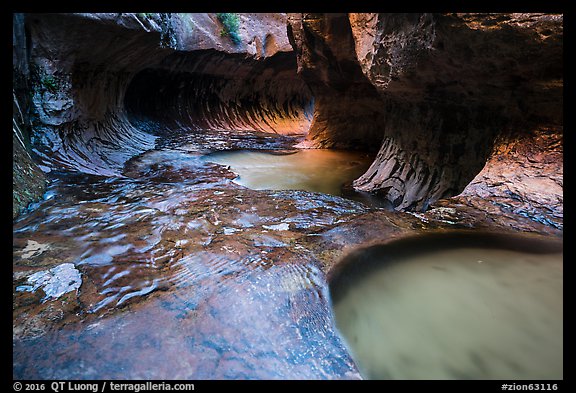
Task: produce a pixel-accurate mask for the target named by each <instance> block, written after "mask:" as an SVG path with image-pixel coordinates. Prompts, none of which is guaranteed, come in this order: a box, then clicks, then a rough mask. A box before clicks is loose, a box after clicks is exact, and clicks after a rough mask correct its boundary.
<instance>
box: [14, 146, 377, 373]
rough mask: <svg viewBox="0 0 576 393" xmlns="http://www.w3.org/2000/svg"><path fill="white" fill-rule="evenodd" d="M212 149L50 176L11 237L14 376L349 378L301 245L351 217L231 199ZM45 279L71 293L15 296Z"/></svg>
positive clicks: (329, 206)
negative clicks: (66, 275) (100, 172)
mask: <svg viewBox="0 0 576 393" xmlns="http://www.w3.org/2000/svg"><path fill="white" fill-rule="evenodd" d="M221 137H222V139H221V140H222V141H224V140H225V141H226V143H228V144H232V145H234V143H233V142H231V140H230V139H228V138H227V135H226V134H222V135H221ZM215 139H216V138H215V136H212V138H198V136H197V135H191V136H190V138H181V144H180V149H179V150H178V149H175V145H176V143H175V141H174V140H172V141H170V142H166V143H165V146H166V145H167V146H170V147H164V148H159V149H157V150H153V151H150V152H147V153H145V154H143V155H142V156H139V157H137V158H135V159H133V160H132V161H130V162H129V163H128V164H127V166H126V171H125V175H126V177H102V176H94V175H85V174H84V175H77V174H70V173H68V174H66V173H61V174H53V175H51V177H52V179H51V180H52V182H51V185H50V187H49V189H48V192H47V194H46V195H45V198H44V200H43V201H41V202H40V203H39V204H40V205H39V206H38V207H37V208H36V209H35V210H34V211H33V212H31V213H30V214H29V215H27V216H26V217H23V218H22V219H20V220H19V221H18V222H16V224H15V226H14V251H13V255H14V265H13V268H14V299H13V308H14V314H13V323H14V336H13V338H14V346H13V349H14V359H13V361H14V377H15V378H59V379H69V378H169V379H172V378H174V379H186V378H193V379H198V378H201V379H203V378H207V379H212V378H216V379H219V378H226V379H228V378H233V379H245V378H248V379H251V378H264V379H265V378H288V379H291V378H298V379H300V378H304V379H317V378H322V379H325V378H359V374H358V373H357V370H356V368H355V366H354V364H353V363H352V361H351V360H350V358H349V355H348V354H347V352H346V350H345V348H344V347H343V345H342V343H341V341H340V339H339V337H338V335H337V333H336V330H335V328H334V325H333V321H332V317H331V313H330V306H329V296H327V292H326V290H327V287H326V282H325V274H324V270H323V269H322V265H321V264H320V263H319V261H318V259H317V258H316V256H315V254H314V252H312V251H311V250H310V249H309V248H308V247H306V246H305V244H306V239H307V237H309V236H314V235H315V233H316V232H322V231H324V230H326V229H328V228H332V227H334V226H335V225H338V224H339V223H343V222H346V221H348V220H349V219H350V218H351V217H353V216H354V215H355V214H358V213H363V212H366V211H367V208H366V207H364V206H363V205H361V204H359V203H356V202H353V201H349V200H345V199H342V198H339V197H333V196H327V195H323V194H316V193H310V192H304V191H297V192H290V191H274V192H272V191H255V190H249V189H246V188H243V187H240V186H238V185H236V184H234V183H232V182H231V181H230V179H231V178H233V177H234V175H233V174H232V173H231V172H229V171H228V170H227V169H225V168H224V167H222V166H219V165H216V164H211V163H208V162H206V161H204V160H200V154H199V153H198V152H197V150H198V149H205V148H206V147H207V144H212V143H214V140H215ZM252 139H253V141H252V143H253V145H259V146H262V145H263V146H265V147H266V148H270V147H272V146H275V145H276V146H277V145H278V144H279V143H280V142H279V141H278V140H271V143H270V144H266V143H263V142H264V141H263V140H262V137H261V136H258V135H257V136H254V137H253V138H252ZM268 139H270V138H268ZM200 140H203V141H204V144H203V145H202V144H201V143H199V142H198V141H200ZM256 141H257V142H256ZM246 143H248V142H247V141H246V136H245V137H244V139H240V140H238V145H237V146H236V147H239V146H245V144H246ZM284 143H285V142H284ZM160 145H162V143H160ZM229 147H231V146H230V145H229ZM60 266H66V267H72V266H73V269H77V271H78V272H79V274H80V275H81V277H82V281H81V285H80V286H79V287H78V286H75V285H74V286H71V287H70V288H72V289H73V290H70V291H68V290H66V291H60V290H59V291H57V293H56V292H54V291H52V290H51V289H50V288H49V287H47V286H46V285H44V286H41V285H35V288H34V290H32V288H29V287H30V285H31V282H37V281H38V280H35V278H38V277H40V276H42V277H45V278H46V279H49V278H50V277H51V276H56V274H51V273H50V272H54V271H55V269H56V270H58V269H60V268H59V267H60ZM48 276H50V277H48ZM158 359H162V362H158Z"/></svg>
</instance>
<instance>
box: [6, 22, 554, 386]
mask: <svg viewBox="0 0 576 393" xmlns="http://www.w3.org/2000/svg"><path fill="white" fill-rule="evenodd" d="M533 17H534V15H532V16H530V17H527V19H526V18H525V19H522V18H520V19H519V17H516V16H515V17H514V18H512V19H510V18H504V19H502V20H493V18H492V17H491V16H489V17H486V16H484V17H474V16H470V15H467V16H466V15H464V16H462V15H460V16H443V17H441V18H440V17H438V16H435V17H431V16H426V15H424V16H422V17H420V16H417V17H415V16H414V15H413V16H408V17H407V16H395V17H390V16H385V15H384V16H382V15H380V16H373V15H355V16H354V15H350V16H346V15H334V14H333V15H331V16H327V17H324V16H321V15H312V14H310V15H305V16H304V17H303V18H302V20H300V19H298V18H299V17H296V18H294V17H291V18H290V20H289V22H290V23H289V24H288V31H287V34H286V30H284V29H285V28H286V16H285V15H277V14H262V15H260V16H258V17H256V16H254V15H252V16H250V15H248V14H243V15H241V17H240V19H241V21H242V24H241V29H240V32H239V34H240V37H241V43H240V44H235V43H234V42H232V40H231V39H230V37H227V36H223V35H221V34H220V30H221V28H222V26H221V24H220V23H219V22H218V20H217V18H216V16H215V15H214V14H192V15H190V14H27V15H26V18H25V19H26V26H27V28H28V30H27V32H24V31H22V29H20V30H18V32H16V31H15V37H16V36H18V34H20V36H21V37H20V38H22V37H24V36H25V35H26V34H28V37H27V39H28V40H29V41H30V43H31V47H30V48H29V53H30V55H31V60H32V62H31V64H32V65H33V67H32V72H31V75H30V80H29V81H28V82H30V83H31V86H28V87H27V85H26V83H23V84H22V85H19V86H20V87H21V88H22V89H23V90H22V89H21V90H15V93H14V97H15V99H14V105H15V106H14V117H15V124H16V126H15V128H14V130H15V131H14V134H13V135H14V136H13V139H14V141H16V138H18V144H16V143H15V148H14V163H15V164H16V165H15V168H16V169H15V171H14V193H13V195H14V198H16V199H17V198H21V199H20V200H19V201H18V204H17V205H16V204H15V206H18V207H17V209H15V210H14V213H13V215H14V216H16V215H17V214H18V213H20V212H22V211H23V212H24V214H23V215H21V216H20V217H19V218H17V219H16V220H15V221H14V225H13V377H14V378H17V379H100V378H104V379H268V378H270V379H280V378H281V379H358V378H360V374H359V373H358V370H357V367H356V366H355V364H354V362H353V360H352V359H351V357H350V355H349V353H348V350H347V349H346V347H345V345H344V344H343V342H342V340H341V338H340V337H339V335H338V333H337V331H336V328H335V325H334V321H333V318H332V314H331V311H330V306H331V304H330V302H331V300H330V295H329V292H328V289H327V283H326V275H327V273H328V272H329V271H330V269H332V268H333V267H334V265H335V264H337V263H338V261H339V260H340V258H341V257H343V256H345V255H346V254H348V253H349V252H351V251H353V250H354V249H356V248H357V247H364V246H366V245H372V244H381V243H387V242H389V241H392V240H394V239H398V238H402V237H404V236H408V235H411V234H414V233H420V232H425V231H428V230H445V229H462V228H465V229H477V228H482V229H487V230H499V231H513V232H517V231H522V232H536V233H541V234H545V235H552V236H554V237H562V220H563V209H562V206H563V198H562V197H561V196H559V193H560V195H561V191H562V186H563V183H562V165H561V158H562V142H561V134H562V127H561V124H560V125H559V124H558V121H557V119H558V116H560V117H561V111H560V112H558V108H561V106H557V105H556V104H557V103H558V100H557V98H558V97H557V94H558V91H559V89H561V88H562V81H561V79H554V77H555V76H558V73H559V72H560V73H561V69H560V70H559V69H558V67H556V68H554V67H552V68H551V69H550V70H548V71H550V73H547V72H548V71H546V72H543V73H542V74H539V70H542V69H543V68H542V67H544V69H545V68H546V67H545V65H546V64H548V62H549V61H550V62H555V61H556V60H557V52H556V49H557V48H558V44H559V43H560V44H561V30H560V31H558V29H557V27H558V18H546V17H544V16H542V17H538V16H537V17H535V18H533ZM390 18H391V19H390ZM435 18H439V19H435ZM531 18H532V19H531ZM483 20H484V21H488V22H489V23H482V21H483ZM560 20H561V18H560ZM298 21H300V22H298ZM490 21H492V22H493V23H492V22H490ZM384 22H386V23H388V22H390V23H391V24H390V25H386V24H385V23H384ZM19 23H21V24H20V25H19V26H20V27H23V26H22V23H24V22H23V21H20V22H19ZM298 23H300V24H298ZM506 24H511V27H506ZM548 25H550V26H549V27H548V28H544V27H542V26H548ZM15 26H18V24H15ZM359 26H364V28H365V29H366V31H367V32H368V33H370V32H372V33H374V34H375V37H376V36H377V37H378V40H380V41H378V40H377V41H374V43H373V44H370V39H368V40H367V39H366V36H364V35H363V34H362V32H361V31H360V30H359ZM394 26H396V27H398V26H399V27H402V28H401V29H400V30H399V31H400V32H402V34H399V35H398V36H394V34H392V32H391V31H390V29H392V27H394ZM442 29H445V30H442ZM463 29H464V30H466V29H469V30H470V31H468V30H466V31H467V32H468V34H469V35H470V37H472V38H475V39H476V40H475V41H474V42H475V43H476V44H479V43H481V42H482V39H481V38H482V37H484V33H485V32H486V31H492V30H494V33H495V34H496V35H495V37H496V38H498V40H502V39H507V38H510V37H512V38H514V37H515V38H518V37H525V36H524V35H523V34H524V33H526V32H528V33H527V34H528V36H530V34H532V33H531V32H534V31H536V32H537V33H538V34H537V35H536V36H530V37H528V38H529V39H528V38H527V40H526V42H525V41H522V40H520V41H522V42H521V43H527V45H528V46H527V47H528V48H529V49H530V48H532V49H534V50H533V51H532V49H530V50H529V51H528V52H527V53H528V54H527V55H526V56H527V57H526V58H525V57H521V60H522V61H521V62H519V63H518V64H517V65H515V64H512V63H511V64H509V65H508V66H507V67H509V68H510V69H512V70H519V71H522V73H523V74H522V75H529V76H538V75H547V76H546V78H548V77H549V76H550V77H551V78H552V79H546V81H543V82H542V84H535V85H534V86H533V89H532V90H530V89H527V86H528V85H527V84H526V81H523V80H522V81H520V82H518V84H514V86H516V87H517V89H516V90H514V93H513V97H515V98H519V97H521V98H527V99H526V100H520V101H518V102H517V104H518V108H520V109H518V108H516V107H515V108H516V109H518V110H516V109H515V110H514V111H513V113H515V114H518V113H520V114H521V113H522V110H523V109H522V108H524V109H526V108H528V109H530V108H533V107H534V106H538V105H539V104H540V103H541V101H542V100H543V101H546V103H548V104H547V105H548V106H542V108H541V109H542V111H540V112H534V113H535V114H536V115H535V117H534V118H532V119H531V120H530V121H528V125H527V126H526V130H527V131H526V132H521V133H519V134H518V133H514V132H510V133H503V134H500V131H499V130H500V128H499V127H500V126H501V125H503V124H506V122H505V121H502V118H501V117H498V116H496V117H495V118H494V119H493V120H490V119H492V117H491V116H492V114H495V113H502V112H501V110H502V109H504V110H506V108H501V107H499V105H500V104H495V107H497V109H498V111H497V112H493V111H492V109H493V107H491V106H488V107H483V106H482V105H480V104H478V102H482V99H480V100H479V101H478V102H477V101H476V99H474V100H472V101H470V102H473V103H475V104H474V105H476V104H478V105H476V106H473V107H472V109H470V108H467V107H466V106H465V105H463V104H461V103H460V101H459V98H458V97H460V96H459V95H458V94H459V91H460V89H461V88H462V86H459V85H458V84H455V85H454V84H451V83H449V82H450V81H448V80H444V79H442V78H445V77H447V76H449V75H451V74H450V72H451V71H450V70H452V71H454V70H460V65H462V64H460V63H461V62H464V63H466V62H469V61H470V60H467V57H466V56H467V55H466V54H464V55H459V56H460V57H456V58H455V59H456V60H457V61H456V60H455V61H456V63H455V64H452V65H451V67H452V68H450V67H448V68H447V70H448V71H446V70H444V71H445V72H444V73H441V74H439V75H438V77H439V78H440V79H442V80H441V81H440V82H442V83H440V82H439V83H440V84H439V86H441V87H438V86H436V85H435V84H434V83H432V84H431V85H428V87H427V88H425V89H424V92H423V91H422V90H421V89H420V90H417V89H416V90H414V89H413V88H415V86H416V85H410V83H409V82H408V81H409V80H410V78H412V77H414V76H415V75H419V71H421V70H422V67H423V66H422V64H427V63H426V62H420V60H421V59H422V57H421V55H422V56H424V57H425V58H426V56H429V58H428V60H432V61H431V62H430V63H429V65H428V66H424V70H427V71H428V72H427V73H422V76H421V78H424V79H426V78H430V77H432V75H435V74H434V73H433V72H432V73H431V72H430V71H431V70H435V69H436V68H435V67H437V66H440V65H442V64H444V63H443V62H445V61H449V59H450V56H451V55H450V54H454V53H459V51H460V50H462V51H463V52H464V53H467V52H466V48H464V49H463V48H461V47H460V46H458V45H457V44H454V45H455V46H454V47H451V48H449V47H448V46H449V45H450V44H449V41H448V40H446V42H445V43H443V44H441V41H440V40H438V37H441V36H442V34H445V36H446V37H450V36H451V35H452V34H456V33H458V32H460V31H462V30H463ZM523 29H524V30H523ZM518 31H523V32H524V33H521V34H520V33H518ZM383 32H388V33H390V34H391V35H390V36H387V35H386V34H383ZM483 32H484V33H483ZM17 33H18V34H17ZM433 33H434V34H436V35H434V34H433ZM441 33H442V34H441ZM95 36H98V37H100V39H99V41H98V43H96V44H95V45H94V46H87V45H85V44H86V42H92V38H93V37H95ZM382 37H388V38H389V39H385V40H383V39H382ZM430 37H432V38H434V37H435V38H434V39H432V38H430ZM466 37H468V36H464V37H463V39H465V38H466ZM470 37H468V38H470ZM289 39H290V40H291V46H292V47H294V49H295V51H294V52H292V50H291V48H290V46H289V44H288V40H289ZM534 40H536V41H537V40H541V41H543V42H545V44H546V45H543V46H542V47H545V48H552V50H551V52H550V53H551V56H548V58H546V56H543V57H542V58H543V59H544V60H543V62H544V63H545V64H544V63H539V62H537V63H536V64H535V65H534V68H530V67H528V69H526V68H524V65H526V64H525V62H524V61H525V60H530V58H531V56H533V57H538V56H540V55H541V52H540V51H539V49H538V48H539V46H538V45H535V46H532V43H533V41H534ZM21 41H22V40H20V41H18V42H20V43H19V44H16V41H15V67H16V65H18V66H19V67H20V65H22V64H24V63H21V60H22V56H20V55H22V53H23V52H22V42H21ZM24 41H26V40H24ZM457 42H460V41H458V40H457ZM102 43H106V44H102ZM402 43H404V44H410V45H403V44H402ZM422 43H426V45H421V44H422ZM376 44H378V45H376ZM428 44H430V45H432V47H433V48H434V51H432V52H430V53H432V54H431V55H430V53H429V51H430V48H428V47H427V45H428ZM548 44H549V45H548ZM443 45H444V48H445V49H446V53H444V52H442V50H443V49H442V46H443ZM547 45H548V46H547ZM24 48H25V46H24ZM371 48H372V49H371ZM394 48H396V49H394ZM398 48H400V49H401V48H405V51H399V52H398V50H399V49H398ZM478 48H479V47H478ZM448 49H449V50H448ZM509 49H510V47H509V46H508V45H505V46H504V47H502V48H500V49H499V50H496V52H495V53H493V54H492V55H493V56H492V57H490V59H493V58H497V57H498V56H500V55H502V54H503V53H504V54H506V53H507V51H508V50H509ZM373 50H374V53H372V51H373ZM18 51H20V52H18ZM16 52H18V53H19V55H16ZM24 52H26V51H24ZM369 53H370V55H368V54H369ZM482 53H483V52H482V51H480V50H479V51H478V52H474V55H475V57H474V58H478V57H479V56H480V55H481V54H482ZM522 53H523V52H522ZM390 54H392V55H391V57H390V56H389V55H390ZM361 55H362V56H361ZM371 56H372V57H371ZM502 57H503V56H502ZM538 58H540V57H538ZM358 59H359V60H360V61H358ZM390 59H391V60H390ZM555 59H556V60H555ZM16 60H18V61H16ZM388 60H390V61H391V63H387V61H388ZM392 60H393V61H392ZM459 62H460V63H459ZM554 64H556V63H554ZM559 64H561V62H560V63H559ZM444 65H445V64H444ZM494 66H495V65H494ZM386 67H388V68H386ZM296 68H298V69H299V74H300V76H301V77H302V78H303V80H304V81H305V82H306V83H304V82H303V81H302V80H301V79H300V77H299V76H298V75H296ZM509 68H506V69H509ZM20 69H23V68H20ZM464 70H465V67H464V68H462V70H460V71H462V72H464V76H465V74H466V73H465V71H464ZM405 72H406V73H405ZM524 72H525V74H524ZM388 74H390V79H389V80H388V79H386V78H384V76H386V75H388ZM490 75H492V74H490ZM468 76H469V75H468ZM381 77H382V78H384V79H382V78H381ZM23 80H25V78H24V79H23ZM466 80H469V79H466ZM378 81H383V83H382V84H378V83H376V82H378ZM384 82H385V83H384ZM420 82H422V83H424V82H426V80H419V82H418V83H420ZM428 82H430V81H428ZM483 82H486V81H485V80H484V81H483ZM499 82H502V80H499ZM504 82H506V83H508V82H510V81H504ZM414 83H416V82H414ZM506 83H504V86H505V87H506V86H508V85H507V84H506ZM431 86H432V87H434V86H436V87H438V88H437V89H436V88H435V89H432V90H430V89H429V88H431ZM442 86H443V87H442ZM421 87H422V86H420V88H421ZM477 87H478V86H474V88H473V89H472V90H474V91H477V90H476V88H477ZM484 87H485V88H486V90H481V92H482V97H484V98H486V97H492V98H494V97H497V98H498V100H497V101H498V102H501V101H500V98H501V97H499V92H500V91H501V89H500V87H502V86H496V87H494V88H493V89H492V87H490V85H487V87H486V86H484ZM383 88H385V89H388V90H383ZM27 89H31V93H32V94H31V95H29V96H28V99H29V100H31V102H27V101H26V98H25V95H22V94H21V93H22V92H23V91H24V90H27ZM542 92H543V93H545V94H543V95H542V94H540V93H542ZM180 93H182V94H180ZM184 93H185V94H184ZM408 93H410V94H408ZM412 93H414V94H413V95H411V94H412ZM312 96H314V98H312ZM445 96H446V97H448V96H450V97H452V98H451V101H450V102H449V104H446V105H441V106H438V105H437V104H438V102H444V98H445ZM399 97H400V98H402V99H397V98H399ZM538 97H541V98H542V100H540V99H539V98H538ZM507 98H510V97H503V99H504V101H506V100H507ZM429 99H430V100H431V101H430V100H429ZM465 102H467V101H465ZM506 102H510V101H506ZM28 105H31V113H30V114H31V115H32V118H33V119H32V120H30V119H28V118H27V116H28V115H27V114H26V113H27V111H26V110H22V109H23V108H27V107H28ZM551 107H555V108H556V110H555V111H548V109H550V108H551ZM547 108H548V109H547ZM528 109H526V110H528ZM312 110H313V111H314V115H313V117H312V118H311V115H310V114H311V113H312ZM530 110H531V109H530ZM546 113H549V116H548V115H546ZM489 115H490V116H489ZM545 115H546V116H545ZM547 116H548V117H547ZM30 122H31V123H32V124H28V123H30ZM310 122H311V123H310ZM543 123H550V124H549V126H547V127H544V126H541V125H542V124H543ZM27 124H28V125H31V127H28V125H27ZM510 124H513V123H510ZM535 125H538V127H537V130H536V128H535V127H536V126H535ZM309 126H310V132H309V133H308V137H307V139H304V137H305V136H306V131H307V130H308V128H309ZM463 126H465V127H464V128H465V130H467V132H468V134H467V133H466V132H461V131H462V129H464V128H462V127H463ZM351 127H352V128H351ZM351 129H353V130H354V132H352V133H351V132H350V130H351ZM437 130H440V131H439V132H436V131H437ZM486 130H488V131H486ZM28 131H31V132H30V133H31V135H30V143H28V140H27V139H26V138H27V132H28ZM484 131H486V133H485V132H484ZM382 132H384V134H382ZM492 137H498V138H496V139H495V140H496V142H497V143H494V144H490V143H487V142H486V141H492ZM295 146H300V147H310V146H315V147H342V148H344V147H348V148H350V147H352V148H361V149H363V150H371V151H373V152H374V153H376V151H377V150H378V148H379V147H381V148H380V151H379V153H378V155H377V158H376V161H375V163H374V164H373V166H372V168H371V169H369V170H368V172H367V173H366V174H365V175H364V176H363V177H362V178H361V179H359V180H358V181H357V182H355V183H354V185H353V187H351V186H350V185H348V192H349V193H350V189H351V188H355V189H360V190H365V191H366V194H362V195H364V196H365V198H366V200H370V201H374V200H377V199H379V198H380V200H381V199H382V198H384V201H383V202H382V203H380V204H379V203H368V204H363V203H359V202H357V201H353V200H350V199H346V198H342V197H337V196H331V195H326V194H321V193H314V192H308V191H289V190H288V191H270V190H259V191H257V190H251V189H248V188H245V187H242V186H240V185H238V184H235V183H234V182H233V181H232V180H233V179H234V178H235V177H236V174H234V173H233V172H232V171H231V170H230V168H228V167H226V166H222V165H218V164H215V163H211V162H209V160H207V159H206V157H207V155H209V154H210V153H213V152H221V151H229V150H239V149H253V150H266V151H275V152H278V153H279V154H285V153H286V152H289V151H293V150H294V149H295ZM423 152H424V153H423ZM471 157H472V158H474V159H470V158H471ZM437 159H439V160H440V161H441V165H439V166H438V161H437ZM35 162H36V163H38V164H39V165H36V163H35ZM486 162H487V164H486V165H485V163H486ZM461 164H462V165H461ZM483 167H484V169H482V168H483ZM39 168H40V169H41V170H42V171H44V172H45V173H42V172H41V171H40V170H39ZM512 169H514V171H512ZM551 172H554V173H553V174H551ZM475 176H476V177H475ZM45 178H46V179H47V180H48V181H49V185H48V188H47V189H46V192H44V184H45V180H44V179H45ZM446 179H448V180H446ZM472 179H474V181H472V183H470V180H472ZM376 184H378V187H373V186H374V185H376ZM362 185H367V186H366V187H364V188H363V186H362ZM17 186H18V187H21V188H18V187H17ZM377 189H378V190H380V191H381V192H380V193H379V194H380V195H378V192H376V195H373V194H369V193H370V192H374V191H377ZM43 192H44V193H43ZM460 192H461V194H460V195H459V196H456V197H453V198H450V199H438V198H442V197H448V196H453V195H456V194H458V193H460ZM22 196H24V197H22ZM38 199H40V200H39V201H38V202H36V203H32V204H30V205H28V204H29V202H31V201H34V200H38ZM27 205H28V209H24V208H25V207H26V206H27ZM378 206H382V207H378ZM394 208H396V209H397V210H414V212H411V213H404V212H400V211H392V210H393V209H394ZM426 208H430V209H429V210H428V211H426V212H423V211H421V210H425V209H426Z"/></svg>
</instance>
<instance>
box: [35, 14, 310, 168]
mask: <svg viewBox="0 0 576 393" xmlns="http://www.w3.org/2000/svg"><path fill="white" fill-rule="evenodd" d="M239 17H240V20H241V23H240V26H241V27H240V30H239V32H238V34H239V37H240V40H239V42H233V41H232V40H231V38H230V37H229V36H227V35H226V34H223V33H222V30H223V26H222V24H221V22H219V20H218V18H217V17H216V15H215V14H26V15H25V17H24V19H25V24H26V31H27V32H28V41H29V42H31V43H32V47H31V48H30V49H31V51H30V53H31V56H30V62H31V68H32V70H33V72H32V73H31V80H32V84H33V86H34V88H33V109H34V112H35V124H34V133H33V135H32V142H33V143H32V145H33V150H34V153H35V155H36V159H37V161H38V163H39V165H40V167H41V168H42V169H43V170H44V171H51V170H72V171H81V172H86V173H93V174H100V175H119V174H120V173H121V171H122V168H123V165H124V163H125V162H126V161H127V160H128V159H130V158H131V157H133V156H135V155H137V154H140V153H141V152H143V151H146V150H148V149H151V148H153V147H154V144H155V140H156V137H157V136H158V135H159V134H160V133H162V132H163V131H164V130H167V129H178V130H180V131H182V132H187V131H191V130H194V131H199V130H203V129H224V130H234V131H242V130H260V131H264V132H276V133H283V134H287V133H291V134H298V133H300V134H301V133H305V132H306V131H307V129H308V125H309V123H310V119H309V117H310V116H311V107H312V105H313V101H312V97H311V95H310V92H309V90H308V87H307V86H306V85H305V84H304V83H303V82H302V81H301V80H300V79H299V78H298V77H297V75H296V72H295V71H296V57H295V54H294V53H293V50H292V47H291V46H290V45H289V43H288V39H287V35H286V16H283V15H281V14H259V15H257V16H255V15H250V14H242V15H239ZM94 37H98V38H97V39H95V38H94Z"/></svg>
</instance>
